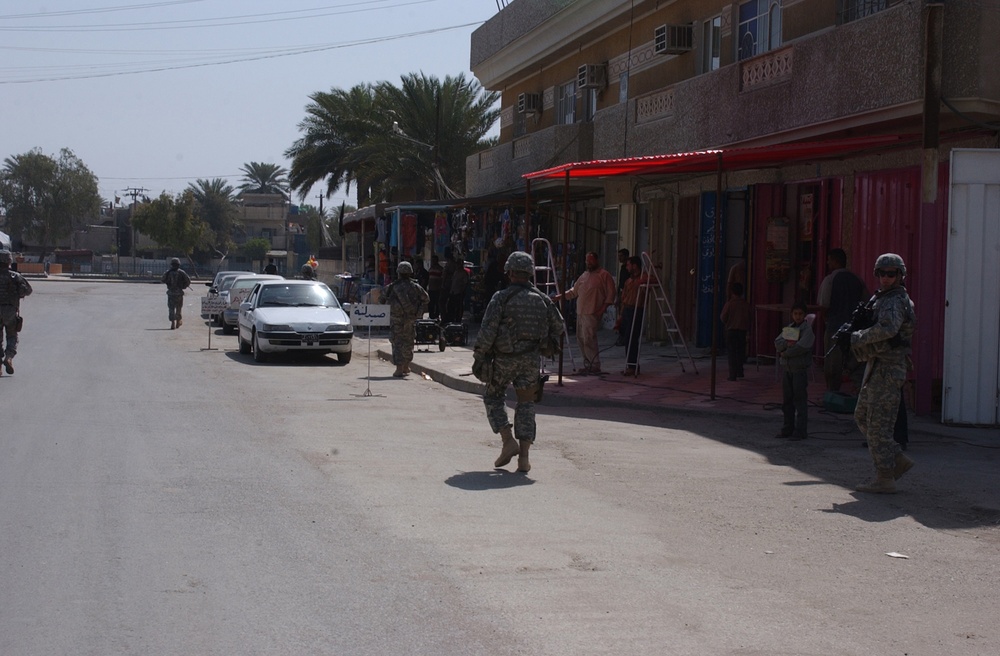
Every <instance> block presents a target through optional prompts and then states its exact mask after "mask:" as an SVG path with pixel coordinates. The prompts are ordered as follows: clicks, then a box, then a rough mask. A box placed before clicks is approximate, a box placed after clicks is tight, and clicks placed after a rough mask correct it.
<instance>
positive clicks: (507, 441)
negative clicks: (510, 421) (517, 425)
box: [493, 426, 521, 468]
mask: <svg viewBox="0 0 1000 656" xmlns="http://www.w3.org/2000/svg"><path fill="white" fill-rule="evenodd" d="M500 439H502V440H503V446H502V447H501V448H500V457H499V458H497V460H496V462H494V463H493V466H494V467H497V468H500V467H503V466H505V465H506V464H507V463H508V462H510V461H511V458H513V457H514V456H516V455H517V454H518V453H520V451H521V447H519V446H518V445H517V440H515V439H514V433H513V432H511V430H510V426H504V427H503V428H501V429H500Z"/></svg>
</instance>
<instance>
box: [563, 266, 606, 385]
mask: <svg viewBox="0 0 1000 656" xmlns="http://www.w3.org/2000/svg"><path fill="white" fill-rule="evenodd" d="M586 261H587V270H586V271H584V272H583V273H582V274H580V277H579V278H577V279H576V282H575V283H573V286H572V287H570V288H569V289H567V290H566V291H565V292H563V293H562V294H556V296H555V297H554V300H557V301H558V300H559V299H561V298H564V299H566V300H572V299H574V298H575V299H578V300H577V302H576V341H577V343H578V344H579V345H580V353H582V354H583V372H582V373H585V374H599V373H602V372H601V352H600V349H599V348H598V344H597V329H598V327H599V326H600V325H601V317H603V316H604V312H605V310H607V309H608V306H610V305H612V304H613V303H614V302H615V280H614V278H612V277H611V274H610V273H608V272H607V271H606V270H604V269H602V268H601V264H600V261H599V260H598V259H597V253H594V252H590V253H587V260H586Z"/></svg>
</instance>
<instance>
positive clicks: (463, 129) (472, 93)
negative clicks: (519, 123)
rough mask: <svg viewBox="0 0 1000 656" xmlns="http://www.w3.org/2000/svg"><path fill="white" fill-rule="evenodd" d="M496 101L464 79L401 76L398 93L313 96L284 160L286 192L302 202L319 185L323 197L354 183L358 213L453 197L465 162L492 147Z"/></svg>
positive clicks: (461, 186)
mask: <svg viewBox="0 0 1000 656" xmlns="http://www.w3.org/2000/svg"><path fill="white" fill-rule="evenodd" d="M498 97H499V96H498V94H496V93H493V92H484V91H483V89H482V87H481V86H480V85H479V83H478V82H476V81H475V80H472V81H466V79H465V77H464V75H459V76H458V77H450V76H449V77H446V78H445V79H444V82H441V81H439V80H438V79H437V78H435V77H428V76H426V75H424V74H422V73H421V74H410V75H406V76H403V78H402V85H401V86H400V87H399V88H397V87H395V86H393V85H392V84H390V83H388V82H383V83H380V84H378V85H375V86H372V85H367V84H363V85H358V86H355V87H353V88H352V89H350V90H349V91H343V90H341V89H332V90H331V91H330V92H328V93H325V92H320V93H316V94H313V95H312V96H311V100H312V103H310V104H309V105H308V106H307V107H306V112H307V116H306V118H305V120H303V121H302V122H301V123H300V124H299V130H300V131H301V132H302V133H303V136H302V137H301V138H300V139H298V140H297V141H296V142H295V144H294V145H293V146H292V147H291V148H289V149H288V151H286V153H285V155H286V157H289V158H290V159H291V160H292V173H291V186H292V189H297V190H299V193H300V196H302V197H304V195H305V194H306V193H308V191H309V189H310V188H311V187H312V185H313V184H315V183H316V182H319V181H320V180H324V179H325V180H326V183H327V190H326V194H327V197H328V198H329V197H330V196H332V195H333V193H334V192H335V191H336V190H337V189H338V188H339V187H340V186H342V185H346V187H347V189H348V191H349V190H350V185H351V184H352V183H354V184H355V185H357V195H358V206H359V207H364V206H365V205H368V204H370V203H371V202H377V201H398V200H427V199H435V198H446V197H448V196H455V195H460V194H462V193H463V192H464V190H465V160H466V158H467V157H468V156H470V155H472V154H474V153H476V152H478V151H479V150H482V149H483V148H486V147H488V146H489V145H491V143H492V141H493V140H488V139H485V137H484V136H485V135H486V133H487V132H488V131H489V130H490V128H491V127H492V126H493V124H494V123H495V122H496V120H497V118H498V117H499V110H498V109H496V107H495V105H496V102H497V99H498Z"/></svg>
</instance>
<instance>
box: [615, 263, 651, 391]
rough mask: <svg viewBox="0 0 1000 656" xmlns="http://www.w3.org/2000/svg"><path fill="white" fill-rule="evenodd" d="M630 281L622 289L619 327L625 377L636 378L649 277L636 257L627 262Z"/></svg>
mask: <svg viewBox="0 0 1000 656" xmlns="http://www.w3.org/2000/svg"><path fill="white" fill-rule="evenodd" d="M625 266H626V267H628V274H629V277H628V280H626V281H625V285H624V286H623V287H622V289H621V293H620V295H619V299H620V300H621V304H622V314H621V318H620V322H621V323H620V325H619V331H618V335H619V341H620V342H622V343H623V344H624V345H625V348H626V352H625V370H624V371H622V375H624V376H635V375H636V374H637V373H638V371H639V338H640V337H641V336H642V320H643V310H644V309H645V306H646V285H647V284H649V276H647V275H646V274H645V273H643V272H642V260H641V259H640V258H638V257H636V256H635V255H633V256H632V257H630V258H628V260H627V261H626V262H625Z"/></svg>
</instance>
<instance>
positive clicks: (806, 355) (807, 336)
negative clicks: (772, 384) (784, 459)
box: [774, 301, 816, 441]
mask: <svg viewBox="0 0 1000 656" xmlns="http://www.w3.org/2000/svg"><path fill="white" fill-rule="evenodd" d="M815 342H816V337H815V335H813V331H812V326H811V325H810V324H809V322H808V321H806V304H805V303H803V302H801V301H797V302H795V304H793V305H792V323H790V324H789V325H787V326H785V327H784V328H783V329H782V330H781V334H780V335H778V337H777V338H775V340H774V349H775V350H776V351H777V352H778V356H779V358H780V363H781V365H782V366H784V368H785V371H784V373H783V374H782V378H781V392H782V403H781V411H782V412H783V413H784V419H785V421H784V425H783V426H782V427H781V432H780V433H778V434H777V435H775V437H778V438H784V439H789V440H795V441H798V440H804V439H806V434H807V432H806V411H807V406H808V403H809V397H808V396H807V393H806V387H807V385H808V383H809V367H810V366H811V365H812V350H813V344H814V343H815Z"/></svg>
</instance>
